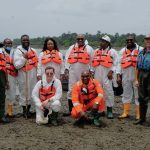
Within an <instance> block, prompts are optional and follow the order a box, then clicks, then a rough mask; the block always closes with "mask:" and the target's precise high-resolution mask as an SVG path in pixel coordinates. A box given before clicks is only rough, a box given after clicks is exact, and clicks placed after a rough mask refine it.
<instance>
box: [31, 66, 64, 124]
mask: <svg viewBox="0 0 150 150" xmlns="http://www.w3.org/2000/svg"><path fill="white" fill-rule="evenodd" d="M45 75H46V78H43V79H42V80H40V81H38V82H37V84H36V85H35V87H34V89H33V92H32V97H33V100H34V102H35V106H36V123H37V124H46V123H48V119H50V122H51V123H52V124H53V125H54V126H57V125H58V120H57V117H58V112H59V111H60V108H61V103H60V99H61V96H62V86H61V82H60V80H59V79H57V78H56V77H55V69H54V68H53V67H51V66H48V67H46V68H45ZM48 114H50V115H48Z"/></svg>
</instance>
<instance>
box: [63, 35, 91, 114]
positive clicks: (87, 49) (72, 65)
mask: <svg viewBox="0 0 150 150" xmlns="http://www.w3.org/2000/svg"><path fill="white" fill-rule="evenodd" d="M76 40H77V41H76V43H75V44H74V45H72V46H70V48H69V49H68V51H67V52H66V56H65V68H66V69H68V70H69V91H68V93H67V98H68V105H69V113H68V114H64V115H70V113H71V110H72V101H71V91H72V85H73V84H74V83H75V82H77V81H79V80H80V75H81V73H82V72H83V71H86V70H89V69H90V61H91V58H92V55H93V48H92V47H91V46H89V45H88V42H87V41H85V36H84V35H83V34H79V35H77V38H76Z"/></svg>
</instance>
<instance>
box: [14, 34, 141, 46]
mask: <svg viewBox="0 0 150 150" xmlns="http://www.w3.org/2000/svg"><path fill="white" fill-rule="evenodd" d="M105 34H107V33H102V32H101V31H97V33H96V34H90V33H85V37H86V39H87V40H88V42H89V45H90V46H92V47H93V48H97V47H98V46H99V41H100V38H101V37H102V36H104V35H105ZM128 34H129V33H127V34H119V33H116V34H114V35H111V34H107V35H108V36H109V37H110V38H111V45H112V47H115V48H121V47H124V46H125V45H126V37H127V36H128ZM132 34H133V35H135V37H136V41H137V43H138V44H139V45H141V46H143V42H144V35H142V34H140V35H136V34H135V33H132ZM76 36H77V33H71V32H68V33H63V34H61V35H60V36H53V37H52V38H54V39H55V40H56V41H57V44H58V46H59V48H60V49H67V48H68V47H69V46H71V45H72V44H74V43H75V41H76ZM45 39H46V37H37V38H32V39H30V42H31V45H32V46H33V47H35V48H42V47H43V44H44V41H45ZM13 42H14V45H19V44H20V39H14V40H13Z"/></svg>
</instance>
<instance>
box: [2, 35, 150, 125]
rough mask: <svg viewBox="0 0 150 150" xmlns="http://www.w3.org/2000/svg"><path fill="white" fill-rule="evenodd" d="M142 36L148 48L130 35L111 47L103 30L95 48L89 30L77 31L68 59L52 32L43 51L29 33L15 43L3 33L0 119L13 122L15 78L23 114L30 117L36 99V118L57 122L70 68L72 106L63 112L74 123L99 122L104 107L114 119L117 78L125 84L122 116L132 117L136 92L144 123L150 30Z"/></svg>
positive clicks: (149, 96)
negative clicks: (34, 45)
mask: <svg viewBox="0 0 150 150" xmlns="http://www.w3.org/2000/svg"><path fill="white" fill-rule="evenodd" d="M144 42H145V48H143V47H141V46H139V45H138V44H137V43H136V41H135V37H134V36H133V35H129V36H127V39H126V46H125V47H124V48H122V49H121V50H120V51H119V52H117V51H116V50H115V49H113V48H112V47H111V39H110V37H109V36H108V35H105V36H103V37H101V38H100V45H99V48H97V49H96V50H93V48H92V47H91V46H89V45H88V41H87V40H86V39H85V36H84V35H83V34H79V35H77V38H76V42H75V44H73V45H72V46H70V47H69V49H68V50H67V52H66V55H65V60H64V59H63V54H62V53H61V52H60V51H59V49H58V46H57V43H56V41H55V40H54V39H53V38H46V40H45V42H44V46H43V49H42V52H41V53H40V54H39V55H38V54H37V52H36V50H35V49H33V48H31V47H30V39H29V36H28V35H22V36H21V45H20V46H18V47H17V48H16V49H14V48H13V47H12V44H13V43H12V41H11V39H8V38H7V39H5V40H4V42H3V43H1V44H0V47H1V48H0V122H3V123H9V118H8V117H7V116H9V117H12V116H13V103H14V101H15V93H16V81H17V82H18V85H19V104H20V105H21V106H22V112H23V116H24V117H25V118H30V117H31V113H30V108H31V105H32V103H33V102H34V104H35V111H36V123H37V124H47V123H51V124H53V125H58V113H59V112H60V110H61V103H62V102H61V97H62V85H61V81H62V79H63V76H64V72H69V85H68V92H67V100H68V108H69V112H67V113H64V114H63V115H64V116H70V115H71V116H72V118H74V119H75V120H76V121H75V124H81V123H83V122H86V121H88V122H89V121H90V122H91V123H93V124H94V125H96V126H101V125H102V122H101V120H100V117H101V116H105V110H106V115H107V118H108V119H113V118H114V116H113V107H114V91H113V82H117V84H118V86H120V85H122V87H123V95H122V103H123V113H122V114H121V115H120V116H119V117H118V118H119V119H124V118H127V117H129V112H130V103H131V101H132V99H133V98H134V100H135V104H136V116H135V118H136V120H137V122H136V123H135V124H141V125H145V124H146V123H147V122H146V112H147V107H148V100H149V99H150V87H149V86H150V35H147V36H146V37H145V39H144ZM114 80H115V81H114ZM5 90H6V98H5ZM5 99H7V108H6V114H7V116H6V115H5Z"/></svg>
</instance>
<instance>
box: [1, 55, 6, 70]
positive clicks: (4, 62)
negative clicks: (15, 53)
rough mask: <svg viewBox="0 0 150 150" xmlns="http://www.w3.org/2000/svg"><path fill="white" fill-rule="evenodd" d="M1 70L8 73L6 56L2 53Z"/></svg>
mask: <svg viewBox="0 0 150 150" xmlns="http://www.w3.org/2000/svg"><path fill="white" fill-rule="evenodd" d="M0 70H2V71H4V72H6V56H5V54H4V52H2V53H0Z"/></svg>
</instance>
